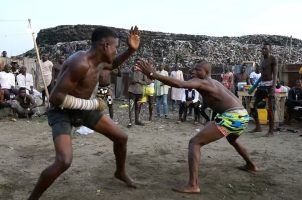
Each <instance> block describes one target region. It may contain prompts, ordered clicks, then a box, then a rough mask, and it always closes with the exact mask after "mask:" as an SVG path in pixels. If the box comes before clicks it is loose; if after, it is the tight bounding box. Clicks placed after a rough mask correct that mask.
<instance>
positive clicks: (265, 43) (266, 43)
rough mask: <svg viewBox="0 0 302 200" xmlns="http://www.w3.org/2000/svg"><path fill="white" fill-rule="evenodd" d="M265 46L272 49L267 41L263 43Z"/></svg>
mask: <svg viewBox="0 0 302 200" xmlns="http://www.w3.org/2000/svg"><path fill="white" fill-rule="evenodd" d="M263 46H269V47H270V48H271V47H272V45H271V43H269V42H267V41H265V42H263Z"/></svg>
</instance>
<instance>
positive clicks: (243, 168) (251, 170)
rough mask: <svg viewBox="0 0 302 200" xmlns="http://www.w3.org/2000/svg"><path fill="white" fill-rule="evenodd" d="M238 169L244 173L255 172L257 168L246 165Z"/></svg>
mask: <svg viewBox="0 0 302 200" xmlns="http://www.w3.org/2000/svg"><path fill="white" fill-rule="evenodd" d="M238 169H240V170H242V171H246V172H257V171H258V168H257V167H256V166H255V165H252V164H250V165H249V164H246V165H243V166H240V167H238Z"/></svg>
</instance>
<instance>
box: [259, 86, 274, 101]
mask: <svg viewBox="0 0 302 200" xmlns="http://www.w3.org/2000/svg"><path fill="white" fill-rule="evenodd" d="M265 98H269V99H273V98H274V95H273V94H272V86H259V87H258V88H257V90H256V92H255V99H256V100H259V101H261V100H262V99H265Z"/></svg>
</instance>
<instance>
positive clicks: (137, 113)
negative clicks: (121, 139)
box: [134, 94, 144, 126]
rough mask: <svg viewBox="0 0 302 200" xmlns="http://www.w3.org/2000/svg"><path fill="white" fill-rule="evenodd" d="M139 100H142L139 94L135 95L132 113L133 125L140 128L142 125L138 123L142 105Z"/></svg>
mask: <svg viewBox="0 0 302 200" xmlns="http://www.w3.org/2000/svg"><path fill="white" fill-rule="evenodd" d="M141 99H142V95H141V94H135V100H134V104H135V111H134V117H135V124H136V125H141V126H142V125H144V124H143V123H142V122H141V121H140V112H141V108H142V103H140V102H139V101H140V100H141Z"/></svg>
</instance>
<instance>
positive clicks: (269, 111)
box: [266, 96, 275, 136]
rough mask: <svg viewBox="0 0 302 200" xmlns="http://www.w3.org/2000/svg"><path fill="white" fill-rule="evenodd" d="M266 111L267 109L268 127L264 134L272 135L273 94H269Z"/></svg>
mask: <svg viewBox="0 0 302 200" xmlns="http://www.w3.org/2000/svg"><path fill="white" fill-rule="evenodd" d="M267 104H268V111H267V115H268V123H269V129H268V132H267V134H266V136H273V135H274V106H275V105H274V104H275V101H274V97H273V96H269V97H268V103H267Z"/></svg>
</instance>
